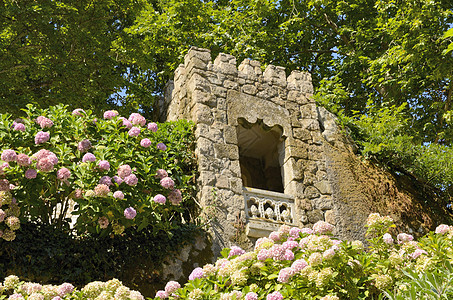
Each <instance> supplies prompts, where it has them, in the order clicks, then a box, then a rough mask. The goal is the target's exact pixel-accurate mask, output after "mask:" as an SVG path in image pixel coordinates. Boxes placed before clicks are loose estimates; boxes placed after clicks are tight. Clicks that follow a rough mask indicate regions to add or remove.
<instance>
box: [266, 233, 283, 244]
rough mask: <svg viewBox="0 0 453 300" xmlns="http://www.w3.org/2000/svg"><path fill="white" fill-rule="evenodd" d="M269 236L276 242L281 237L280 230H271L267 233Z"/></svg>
mask: <svg viewBox="0 0 453 300" xmlns="http://www.w3.org/2000/svg"><path fill="white" fill-rule="evenodd" d="M269 238H270V239H271V240H273V241H274V242H278V241H279V240H280V239H281V236H280V232H277V231H273V232H271V233H270V234H269Z"/></svg>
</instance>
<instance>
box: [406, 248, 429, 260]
mask: <svg viewBox="0 0 453 300" xmlns="http://www.w3.org/2000/svg"><path fill="white" fill-rule="evenodd" d="M422 254H428V252H426V251H425V250H423V249H416V250H415V251H414V252H413V253H412V254H410V255H409V256H410V257H412V258H413V259H417V258H418V257H419V256H420V255H422Z"/></svg>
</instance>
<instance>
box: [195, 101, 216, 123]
mask: <svg viewBox="0 0 453 300" xmlns="http://www.w3.org/2000/svg"><path fill="white" fill-rule="evenodd" d="M192 115H193V116H194V118H193V119H194V122H195V123H196V124H198V123H202V124H207V125H211V124H212V123H213V122H214V118H213V116H212V113H211V109H210V108H209V107H208V106H207V105H204V104H201V103H196V104H195V105H194V107H193V109H192Z"/></svg>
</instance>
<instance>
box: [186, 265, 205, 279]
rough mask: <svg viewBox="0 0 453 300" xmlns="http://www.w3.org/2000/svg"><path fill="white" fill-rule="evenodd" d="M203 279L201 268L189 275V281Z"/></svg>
mask: <svg viewBox="0 0 453 300" xmlns="http://www.w3.org/2000/svg"><path fill="white" fill-rule="evenodd" d="M203 277H204V272H203V269H202V268H199V267H198V268H195V269H194V270H193V271H192V273H190V275H189V280H194V279H196V278H203Z"/></svg>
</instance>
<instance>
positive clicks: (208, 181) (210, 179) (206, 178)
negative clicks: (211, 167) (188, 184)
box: [198, 171, 215, 186]
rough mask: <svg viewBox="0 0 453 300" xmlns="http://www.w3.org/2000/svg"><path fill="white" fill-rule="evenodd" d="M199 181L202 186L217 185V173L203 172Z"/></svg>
mask: <svg viewBox="0 0 453 300" xmlns="http://www.w3.org/2000/svg"><path fill="white" fill-rule="evenodd" d="M198 180H199V182H200V183H201V186H206V185H210V186H212V185H214V184H215V173H214V172H210V171H201V172H200V175H199V176H198Z"/></svg>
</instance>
